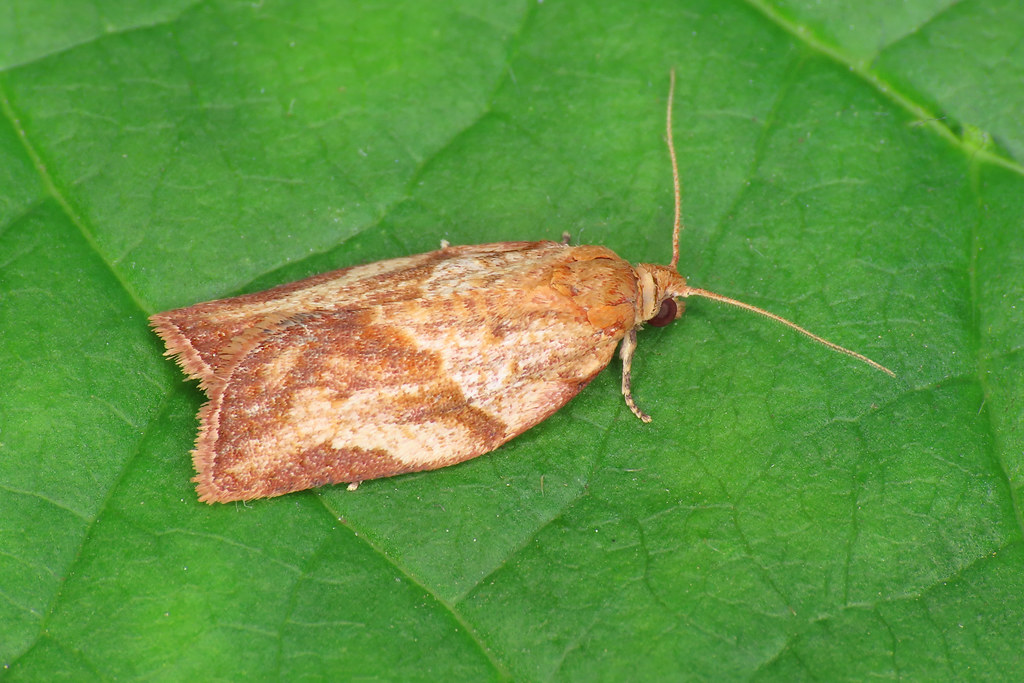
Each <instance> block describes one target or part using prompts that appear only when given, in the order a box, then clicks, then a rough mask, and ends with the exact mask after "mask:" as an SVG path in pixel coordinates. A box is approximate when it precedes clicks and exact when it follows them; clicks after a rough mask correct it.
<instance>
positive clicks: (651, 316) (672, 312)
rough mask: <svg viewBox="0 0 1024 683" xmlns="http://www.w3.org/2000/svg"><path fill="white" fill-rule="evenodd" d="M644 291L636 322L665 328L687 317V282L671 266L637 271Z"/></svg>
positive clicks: (648, 265)
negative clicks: (685, 298) (685, 297)
mask: <svg viewBox="0 0 1024 683" xmlns="http://www.w3.org/2000/svg"><path fill="white" fill-rule="evenodd" d="M634 270H635V271H636V278H637V285H638V287H639V290H640V297H639V304H640V305H639V306H637V317H636V322H637V324H639V323H647V324H648V325H651V326H652V327H665V326H666V325H668V324H669V323H671V322H672V321H673V320H676V319H677V318H679V317H680V316H682V315H683V310H684V308H685V306H684V305H683V302H682V301H677V300H676V299H677V298H678V297H681V296H685V294H684V292H686V291H687V287H686V279H685V278H684V277H683V276H682V275H680V274H679V273H678V272H676V270H675V269H674V268H671V267H670V266H659V265H655V264H653V263H641V264H640V265H638V266H637V267H636V268H635V269H634Z"/></svg>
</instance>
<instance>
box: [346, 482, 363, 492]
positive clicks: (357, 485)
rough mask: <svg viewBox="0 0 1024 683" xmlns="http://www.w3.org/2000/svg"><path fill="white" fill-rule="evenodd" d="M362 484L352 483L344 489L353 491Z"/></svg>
mask: <svg viewBox="0 0 1024 683" xmlns="http://www.w3.org/2000/svg"><path fill="white" fill-rule="evenodd" d="M362 483H363V482H361V481H354V482H352V483H350V484H349V485H348V486H347V487H346V490H348V491H355V490H356V489H357V488H359V485H360V484H362Z"/></svg>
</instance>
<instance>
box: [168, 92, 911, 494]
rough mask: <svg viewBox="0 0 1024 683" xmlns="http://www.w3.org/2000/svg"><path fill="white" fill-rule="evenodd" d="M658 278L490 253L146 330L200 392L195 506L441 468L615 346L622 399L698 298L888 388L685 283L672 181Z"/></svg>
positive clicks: (522, 252)
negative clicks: (634, 372)
mask: <svg viewBox="0 0 1024 683" xmlns="http://www.w3.org/2000/svg"><path fill="white" fill-rule="evenodd" d="M674 85H675V78H674V74H673V77H672V85H671V86H670V89H669V104H668V115H667V117H666V118H667V129H668V143H669V153H670V156H671V159H672V170H673V178H674V185H675V197H676V221H675V229H674V230H673V237H672V243H673V254H672V261H671V263H670V264H669V265H668V266H660V265H652V264H646V263H644V264H640V265H637V266H631V265H630V264H629V263H627V262H626V261H624V260H622V259H621V258H619V257H618V256H617V255H615V253H614V252H612V251H611V250H610V249H606V248H604V247H600V246H577V247H574V246H569V245H568V244H566V243H565V241H563V242H498V243H495V244H480V245H471V246H456V247H449V246H445V247H444V248H442V249H440V250H438V251H433V252H430V253H427V254H419V255H416V256H407V257H405V258H397V259H392V260H389V261H380V262H378V263H369V264H366V265H362V266H354V267H351V268H343V269H341V270H336V271H334V272H330V273H324V274H322V275H317V276H315V277H311V278H307V279H305V280H301V281H299V282H294V283H291V284H286V285H282V286H280V287H275V288H273V289H270V290H267V291H265V292H259V293H256V294H248V295H245V296H238V297H233V298H230V299H222V300H220V301H210V302H207V303H201V304H196V305H194V306H189V307H188V308H182V309H178V310H174V311H168V312H166V313H160V314H157V315H154V316H153V317H152V318H151V322H152V325H153V327H154V328H155V329H156V332H157V334H159V335H160V337H161V338H162V339H163V340H164V342H165V343H166V345H167V355H170V356H174V357H175V358H176V360H177V361H178V363H179V364H180V365H181V367H182V368H183V369H184V370H185V372H186V373H187V374H188V376H189V377H190V378H193V379H198V380H199V383H200V387H201V388H202V389H203V391H205V392H206V393H207V395H208V396H209V399H210V400H209V402H208V403H206V405H204V406H203V407H202V409H201V410H200V411H199V420H200V423H201V426H200V428H199V436H198V438H197V440H196V447H195V450H193V451H192V455H193V460H194V464H195V469H196V472H197V476H196V477H195V480H194V481H195V482H196V483H197V484H198V487H197V488H198V492H199V499H200V500H202V501H206V502H227V501H233V500H247V499H251V498H260V497H264V496H278V495H281V494H285V493H289V492H292V491H300V490H302V489H308V488H311V487H315V486H321V485H323V484H335V483H339V482H348V483H350V484H358V483H359V482H361V481H364V480H367V479H375V478H378V477H389V476H392V475H396V474H401V473H404V472H415V471H418V470H431V469H436V468H439V467H445V466H446V465H452V464H454V463H457V462H462V461H463V460H468V459H470V458H474V457H476V456H478V455H482V454H484V453H487V452H488V451H491V450H494V449H495V448H497V447H498V446H500V445H501V444H503V443H505V442H506V441H508V440H509V439H511V438H513V437H514V436H516V435H517V434H520V433H522V432H523V431H525V430H527V429H529V428H530V427H532V426H533V425H535V424H537V423H538V422H540V421H541V420H543V419H545V418H546V417H548V416H549V415H551V414H552V413H554V412H555V411H556V410H558V409H559V408H561V407H562V406H563V405H564V404H565V403H566V402H567V401H568V400H569V399H570V398H572V397H573V396H575V395H576V394H577V393H579V391H580V390H581V389H583V387H585V386H586V385H587V383H589V382H590V380H592V379H593V378H594V377H595V376H596V375H597V373H599V372H601V370H602V369H603V368H604V367H605V366H606V365H608V363H609V361H610V360H611V358H612V354H613V353H614V352H615V347H616V346H617V345H619V342H620V341H621V342H622V343H621V347H620V351H619V354H620V356H621V357H622V393H623V396H624V397H625V400H626V403H627V404H628V405H629V407H630V409H631V410H632V411H633V413H634V414H636V416H637V417H639V418H640V419H641V420H643V421H644V422H648V421H650V417H648V416H647V415H646V414H644V413H643V412H642V411H641V410H640V409H639V408H638V407H637V405H636V403H635V402H634V400H633V395H632V393H631V392H630V362H631V359H632V357H633V351H634V349H635V348H636V331H637V329H639V328H640V327H641V325H642V324H643V323H648V324H650V325H654V326H663V325H667V324H668V323H670V322H672V321H673V320H675V319H676V318H678V317H679V316H680V315H681V314H682V311H683V307H682V304H681V303H677V302H676V299H680V298H685V297H689V296H701V297H706V298H710V299H714V300H716V301H721V302H724V303H728V304H731V305H734V306H739V307H741V308H745V309H747V310H750V311H754V312H756V313H759V314H761V315H764V316H767V317H769V318H771V319H773V320H776V321H778V322H781V323H783V324H785V325H788V326H789V327H791V328H793V329H795V330H797V331H799V332H801V333H803V334H805V335H807V336H809V337H811V338H812V339H814V340H815V341H817V342H820V343H822V344H825V345H826V346H828V347H829V348H832V349H835V350H837V351H840V352H842V353H845V354H847V355H850V356H853V357H855V358H858V359H860V360H862V361H864V362H866V363H868V364H870V365H872V366H874V367H876V368H879V369H881V370H883V371H885V372H888V373H889V374H892V373H891V372H890V371H889V370H887V369H885V368H883V367H882V366H880V365H878V364H877V363H875V362H874V361H871V360H869V359H867V358H865V357H864V356H861V355H860V354H857V353H854V352H853V351H849V350H847V349H844V348H842V347H840V346H837V345H835V344H832V343H831V342H828V341H825V340H824V339H822V338H820V337H817V336H815V335H813V334H811V333H810V332H808V331H807V330H804V329H803V328H801V327H798V326H796V325H795V324H793V323H791V322H789V321H787V320H784V319H782V318H779V317H778V316H776V315H774V314H771V313H768V312H767V311H763V310H761V309H759V308H755V307H753V306H750V305H748V304H744V303H742V302H738V301H735V300H733V299H729V298H727V297H724V296H721V295H719V294H715V293H713V292H708V291H705V290H702V289H697V288H694V287H690V286H689V285H687V284H686V280H685V279H683V277H682V276H680V275H679V273H678V272H677V270H676V264H677V263H678V261H679V231H680V220H679V196H680V193H679V173H678V170H677V167H676V158H675V150H674V148H673V144H672V95H673V91H674Z"/></svg>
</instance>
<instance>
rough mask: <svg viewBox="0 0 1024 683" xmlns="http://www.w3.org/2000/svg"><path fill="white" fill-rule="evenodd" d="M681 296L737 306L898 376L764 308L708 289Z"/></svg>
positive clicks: (691, 290) (687, 290)
mask: <svg viewBox="0 0 1024 683" xmlns="http://www.w3.org/2000/svg"><path fill="white" fill-rule="evenodd" d="M679 296H682V297H688V296H702V297H704V298H705V299H712V300H713V301H719V302H721V303H723V304H729V305H730V306H736V307H737V308H742V309H744V310H746V311H751V312H752V313H757V314H758V315H763V316H764V317H766V318H770V319H771V320H774V321H775V322H777V323H782V324H783V325H785V326H786V327H789V328H792V329H794V330H796V331H797V332H799V333H800V334H802V335H804V336H805V337H809V338H811V339H812V340H814V341H816V342H818V343H819V344H821V345H822V346H826V347H828V348H830V349H832V350H833V351H838V352H839V353H842V354H845V355H847V356H850V357H851V358H856V359H857V360H859V361H861V362H862V363H867V364H868V365H870V366H871V367H873V368H875V369H876V370H881V371H882V372H884V373H885V374H887V375H889V376H890V377H895V376H896V373H895V372H893V371H892V370H890V369H889V368H887V367H885V366H884V365H882V364H881V363H876V362H875V361H873V360H871V359H870V358H868V357H867V356H864V355H861V354H859V353H857V352H856V351H851V350H850V349H848V348H846V347H845V346H840V345H839V344H834V343H833V342H830V341H829V340H827V339H824V338H822V337H819V336H818V335H816V334H814V333H813V332H810V331H809V330H805V329H804V328H802V327H800V326H799V325H797V324H796V323H794V322H790V321H789V320H786V319H785V318H783V317H782V316H778V315H775V314H774V313H770V312H768V311H766V310H764V309H763V308H758V307H757V306H752V305H750V304H747V303H744V302H742V301H738V300H736V299H730V298H729V297H727V296H722V295H721V294H716V293H715V292H709V291H708V290H706V289H700V288H698V287H690V286H689V285H687V286H686V287H685V289H683V291H682V292H681V293H680V294H679Z"/></svg>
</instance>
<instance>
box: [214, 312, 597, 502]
mask: <svg viewBox="0 0 1024 683" xmlns="http://www.w3.org/2000/svg"><path fill="white" fill-rule="evenodd" d="M396 308H406V307H405V306H401V307H399V306H394V305H392V306H382V307H373V308H371V309H364V310H359V311H336V312H331V313H326V314H319V315H312V316H310V317H308V318H305V319H303V320H299V321H291V322H289V323H288V324H287V325H285V326H283V327H282V328H281V329H279V330H277V331H275V332H274V333H273V334H271V335H270V336H269V337H268V338H266V339H265V340H264V341H263V342H262V343H261V344H260V345H259V346H258V347H257V348H255V349H253V350H252V351H251V352H250V353H248V354H247V355H246V356H245V358H244V359H242V360H241V361H240V362H239V363H238V364H237V365H236V366H235V367H234V368H233V370H232V374H231V376H230V377H229V378H228V379H227V381H226V382H225V383H224V384H222V385H221V386H219V387H218V388H216V389H215V390H214V391H213V392H212V396H211V401H210V403H208V404H207V405H206V406H204V408H203V410H202V421H203V425H202V428H201V432H200V437H199V440H198V442H197V447H196V451H195V454H194V456H195V464H196V470H197V472H198V476H197V482H198V484H199V492H200V497H201V499H203V500H234V499H240V498H242V499H245V498H256V497H263V496H273V495H278V494H282V493H288V492H290V491H297V490H302V489H306V488H311V487H314V486H320V485H322V484H328V483H339V482H358V481H363V480H366V479H374V478H377V477H384V476H391V475H394V474H401V473H403V472H411V471H417V470H424V469H435V468H438V467H444V466H445V465H451V464H454V463H456V462H460V461H462V460H466V459H468V458H472V457H474V456H477V455H480V454H482V453H486V452H488V451H490V450H493V449H494V448H496V447H498V446H499V445H500V444H502V443H504V442H505V441H507V440H508V439H510V438H512V437H513V436H515V435H516V434H519V433H520V432H522V431H524V430H525V429H527V428H528V427H530V426H532V425H534V424H536V423H537V422H540V421H541V420H543V419H544V418H545V417H547V416H548V415H550V414H551V413H552V412H554V411H555V410H557V409H558V408H560V407H561V406H562V405H564V404H565V402H566V401H568V400H569V399H570V398H572V397H573V396H575V395H576V394H577V393H578V392H579V391H580V389H582V388H583V387H584V386H585V385H586V384H587V383H588V382H589V381H590V380H591V379H592V378H593V376H594V375H596V374H597V373H598V372H600V370H601V369H602V368H603V367H604V366H605V365H606V364H607V363H608V361H609V359H610V358H611V355H612V353H613V352H614V349H615V345H616V341H617V340H614V339H602V340H595V339H593V338H591V337H590V336H589V335H586V334H585V330H584V329H582V327H583V326H580V325H578V324H576V323H573V322H572V321H565V320H559V321H555V322H554V325H555V326H556V327H558V328H561V329H559V332H560V333H565V334H567V335H569V336H572V337H574V338H575V341H574V342H570V343H566V344H563V345H560V346H559V347H557V348H543V347H542V348H537V354H536V355H535V356H534V357H533V358H532V359H530V362H527V363H524V362H523V359H522V358H519V357H518V356H519V354H518V353H517V354H516V357H513V358H510V357H509V354H508V351H509V350H510V349H513V348H515V347H517V346H518V345H519V344H529V343H533V341H532V340H530V339H529V337H530V336H531V335H530V334H529V331H528V330H524V331H523V332H506V333H505V334H504V335H503V336H502V338H500V339H494V338H493V337H492V335H493V328H492V330H488V329H487V327H488V325H487V323H486V321H485V320H483V319H476V320H469V321H466V322H469V323H471V324H472V327H476V328H477V331H476V332H475V333H474V332H471V331H470V329H467V328H462V334H461V339H459V340H458V341H456V340H454V339H447V338H446V337H448V335H441V336H440V337H439V336H437V335H436V332H437V330H436V328H435V329H432V330H429V329H427V328H429V327H432V325H431V323H430V321H429V312H428V315H427V316H426V317H424V316H423V315H421V314H422V313H423V311H410V310H406V311H404V312H403V311H396ZM409 308H411V307H409ZM403 313H404V314H403ZM550 322H551V321H549V327H548V334H549V335H550ZM535 348H536V347H535ZM515 350H516V351H517V352H521V350H522V349H521V348H516V349H515Z"/></svg>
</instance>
